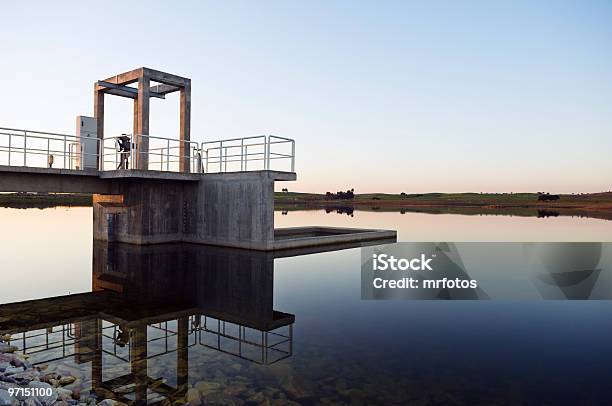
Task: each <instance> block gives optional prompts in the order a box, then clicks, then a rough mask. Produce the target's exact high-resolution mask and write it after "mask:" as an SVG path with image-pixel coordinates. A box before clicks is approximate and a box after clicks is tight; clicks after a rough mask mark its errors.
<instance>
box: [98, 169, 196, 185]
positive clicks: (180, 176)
mask: <svg viewBox="0 0 612 406" xmlns="http://www.w3.org/2000/svg"><path fill="white" fill-rule="evenodd" d="M100 178H101V179H118V180H120V179H161V180H178V181H192V182H197V181H199V180H200V179H202V175H201V174H199V173H183V172H164V171H150V170H147V171H143V170H139V169H118V170H114V171H102V172H100Z"/></svg>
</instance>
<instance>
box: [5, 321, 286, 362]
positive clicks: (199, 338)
mask: <svg viewBox="0 0 612 406" xmlns="http://www.w3.org/2000/svg"><path fill="white" fill-rule="evenodd" d="M93 320H95V319H93ZM176 322H177V320H167V321H164V322H158V323H153V324H149V325H147V327H148V329H149V330H151V329H152V330H154V331H157V332H160V333H161V335H159V336H155V337H152V338H147V341H146V342H147V344H153V343H158V342H160V341H161V342H162V347H163V350H162V351H161V352H157V353H154V354H147V356H146V359H153V358H156V357H159V356H162V355H166V354H171V353H174V352H176V351H177V349H178V348H177V347H178V346H172V345H170V340H171V339H172V338H174V337H177V336H178V334H179V332H178V326H177V324H176ZM202 322H203V323H202ZM103 323H104V324H103V326H102V331H101V336H102V348H100V351H101V352H102V353H103V354H107V355H110V356H112V357H115V358H117V359H119V360H121V361H124V362H131V361H132V357H131V351H130V346H131V341H132V340H131V337H130V336H128V337H129V338H127V340H125V339H124V341H123V342H122V339H120V338H119V331H120V329H121V326H120V325H118V324H115V323H111V322H108V321H103ZM76 324H77V323H66V324H60V325H57V326H53V327H48V328H46V329H38V330H31V331H25V332H20V333H15V334H12V335H11V338H10V340H8V341H7V343H8V344H10V345H14V346H15V347H17V349H18V351H20V352H23V353H24V354H28V355H30V356H31V357H32V358H31V360H32V363H33V364H34V365H39V364H43V363H48V362H53V361H58V360H61V359H64V358H67V357H72V356H74V355H76V354H77V351H76V350H75V346H76V345H77V344H78V343H79V342H80V340H81V338H82V337H80V336H79V334H77V326H76ZM213 324H216V327H217V328H216V329H215V328H213V327H214V326H213ZM284 327H286V328H287V330H288V331H287V333H282V332H280V330H281V329H282V328H283V327H279V328H277V329H274V330H270V331H264V330H257V329H254V328H251V327H247V326H244V325H240V324H236V323H232V322H228V321H224V320H221V319H217V318H213V317H209V316H206V315H192V316H189V323H188V329H187V336H188V337H189V338H188V345H187V346H188V347H194V346H196V345H201V346H203V347H206V348H210V349H213V350H216V351H220V352H223V353H225V354H229V355H232V356H236V357H239V358H241V359H244V360H247V361H251V362H255V363H258V364H273V363H275V362H278V361H280V360H282V359H285V358H288V357H290V356H291V355H292V353H293V324H290V325H288V326H284ZM230 328H234V329H236V328H237V331H238V335H237V336H236V335H235V334H232V332H231V331H230ZM247 329H248V330H247ZM247 332H251V333H252V335H253V336H259V337H260V338H261V339H260V340H259V341H257V340H255V339H254V338H251V337H249V334H247ZM128 334H129V332H128ZM211 337H213V338H214V340H212V341H211V340H208V339H209V338H211ZM104 339H107V340H108V341H107V340H104ZM224 340H227V341H230V342H233V343H235V344H236V345H237V346H238V347H237V351H232V350H231V348H228V346H225V345H224ZM109 341H110V347H109V346H108V343H109ZM272 341H273V342H272ZM122 344H123V345H122ZM283 346H286V349H285V348H283ZM245 347H246V348H245ZM248 348H251V349H255V350H256V351H251V352H249V351H248ZM59 349H61V355H58V354H56V353H55V351H56V350H59ZM92 350H93V349H92ZM254 353H257V357H255V356H250V354H254ZM124 354H125V355H124ZM271 354H273V355H271ZM46 355H50V357H47V356H46Z"/></svg>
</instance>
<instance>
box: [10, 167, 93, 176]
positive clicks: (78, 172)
mask: <svg viewBox="0 0 612 406" xmlns="http://www.w3.org/2000/svg"><path fill="white" fill-rule="evenodd" d="M2 172H6V173H28V174H41V175H74V176H94V177H98V176H99V174H100V172H99V171H98V170H97V169H58V168H37V167H32V166H7V165H0V173H2Z"/></svg>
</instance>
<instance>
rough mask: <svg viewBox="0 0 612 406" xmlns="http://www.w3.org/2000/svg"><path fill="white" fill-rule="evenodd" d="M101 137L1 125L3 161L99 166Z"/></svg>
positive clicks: (9, 163)
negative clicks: (85, 136) (86, 136)
mask: <svg viewBox="0 0 612 406" xmlns="http://www.w3.org/2000/svg"><path fill="white" fill-rule="evenodd" d="M100 146H101V143H100V140H99V139H98V138H95V137H91V138H82V137H77V136H75V135H68V134H58V133H49V132H42V131H30V130H19V129H15V128H2V127H0V165H7V166H27V167H35V168H58V169H97V168H98V157H99V156H100Z"/></svg>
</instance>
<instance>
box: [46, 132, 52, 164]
mask: <svg viewBox="0 0 612 406" xmlns="http://www.w3.org/2000/svg"><path fill="white" fill-rule="evenodd" d="M50 142H51V139H50V138H47V166H49V167H50V165H49V149H50V148H49V143H50Z"/></svg>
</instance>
